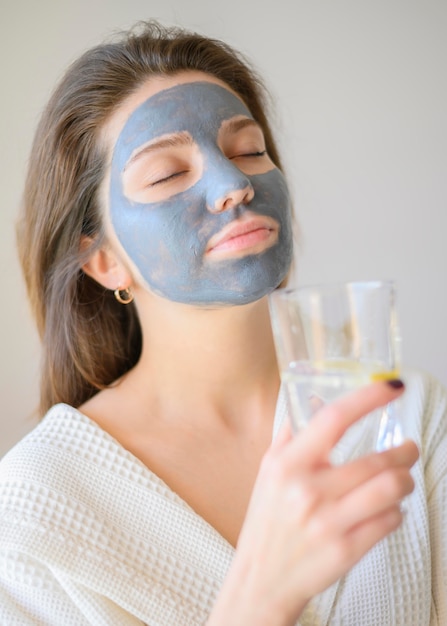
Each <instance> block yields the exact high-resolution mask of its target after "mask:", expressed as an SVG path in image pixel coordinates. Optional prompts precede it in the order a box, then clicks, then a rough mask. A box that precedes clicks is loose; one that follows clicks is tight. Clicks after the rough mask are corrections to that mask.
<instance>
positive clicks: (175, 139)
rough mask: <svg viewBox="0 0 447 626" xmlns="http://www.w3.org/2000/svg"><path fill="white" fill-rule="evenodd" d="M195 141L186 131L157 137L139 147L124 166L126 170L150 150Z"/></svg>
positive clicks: (189, 143) (188, 143) (187, 144)
mask: <svg viewBox="0 0 447 626" xmlns="http://www.w3.org/2000/svg"><path fill="white" fill-rule="evenodd" d="M193 143H194V142H193V139H192V137H191V135H190V134H189V133H186V132H182V133H177V134H175V135H168V136H165V137H160V139H155V140H154V141H151V142H150V143H148V144H146V145H145V146H143V147H142V148H137V150H136V151H135V152H134V153H133V154H132V155H131V157H130V158H129V160H128V161H127V163H126V165H125V166H124V171H126V170H127V168H128V167H130V166H131V165H133V164H134V163H135V161H138V159H140V158H141V157H143V156H144V155H146V154H148V153H150V152H155V151H156V150H163V149H164V148H172V147H174V148H175V147H177V146H191V145H192V144H193Z"/></svg>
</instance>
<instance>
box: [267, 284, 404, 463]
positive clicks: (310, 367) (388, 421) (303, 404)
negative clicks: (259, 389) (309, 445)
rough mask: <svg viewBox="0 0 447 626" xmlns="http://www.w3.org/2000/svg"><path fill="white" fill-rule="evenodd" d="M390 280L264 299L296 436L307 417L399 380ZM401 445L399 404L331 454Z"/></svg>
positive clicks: (338, 456) (283, 292)
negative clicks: (377, 383) (380, 384)
mask: <svg viewBox="0 0 447 626" xmlns="http://www.w3.org/2000/svg"><path fill="white" fill-rule="evenodd" d="M395 300H396V289H395V285H394V283H393V282H392V281H371V282H351V283H339V284H327V285H316V286H307V287H298V288H294V289H289V288H286V289H277V290H276V291H275V292H274V293H272V294H271V296H270V297H269V305H270V316H271V321H272V328H273V335H274V340H275V346H276V352H277V356H278V362H279V367H280V371H281V379H282V383H283V385H284V387H285V392H286V396H287V402H288V407H289V415H290V417H291V420H292V426H293V429H294V430H295V431H297V430H298V429H300V428H302V427H304V426H305V425H306V424H307V423H308V421H309V420H310V419H311V417H312V415H313V413H314V412H315V411H316V410H318V409H319V408H320V407H322V406H323V405H325V404H327V403H330V402H332V401H333V400H335V399H336V398H338V397H340V396H341V395H343V394H346V393H348V392H349V391H352V390H354V389H357V388H358V387H361V386H363V385H366V384H368V383H370V382H372V381H378V380H386V379H392V378H396V377H398V376H399V370H400V335H399V330H398V324H397V316H396V306H395ZM402 440H403V434H402V425H401V420H400V415H399V405H398V401H396V402H393V403H392V404H389V405H388V406H387V407H385V408H384V409H381V410H380V411H375V412H374V413H371V414H370V415H368V416H366V417H364V418H363V419H362V420H360V421H359V422H358V423H357V424H356V425H354V426H353V427H351V428H350V429H349V431H348V432H347V433H346V435H345V436H344V437H343V438H342V439H341V441H340V442H339V444H338V445H337V447H336V448H335V449H334V454H333V461H334V462H344V461H346V460H348V459H352V458H355V457H357V456H360V455H362V454H366V453H368V452H371V451H373V450H383V449H386V448H390V447H392V446H395V445H398V444H399V443H401V441H402Z"/></svg>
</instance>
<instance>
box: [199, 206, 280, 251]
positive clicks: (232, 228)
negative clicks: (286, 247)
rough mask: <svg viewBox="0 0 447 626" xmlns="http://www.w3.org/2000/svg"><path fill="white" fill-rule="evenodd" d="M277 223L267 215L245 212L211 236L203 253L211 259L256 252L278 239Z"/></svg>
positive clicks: (268, 246)
mask: <svg viewBox="0 0 447 626" xmlns="http://www.w3.org/2000/svg"><path fill="white" fill-rule="evenodd" d="M278 232H279V225H278V222H277V221H276V220H274V219H273V218H271V217H268V216H267V215H253V214H251V215H250V214H246V215H245V216H244V217H243V218H240V219H237V220H234V221H233V222H231V223H230V224H228V225H227V226H225V228H223V229H222V230H220V231H219V232H218V233H217V234H216V235H214V236H213V237H211V239H210V240H209V242H208V245H207V247H206V251H205V255H206V256H207V257H208V258H210V259H211V258H212V259H216V260H217V259H224V258H230V257H231V258H237V257H243V256H246V255H248V254H258V253H260V252H263V251H264V250H266V249H267V248H270V246H272V245H274V244H275V243H276V242H277V240H278Z"/></svg>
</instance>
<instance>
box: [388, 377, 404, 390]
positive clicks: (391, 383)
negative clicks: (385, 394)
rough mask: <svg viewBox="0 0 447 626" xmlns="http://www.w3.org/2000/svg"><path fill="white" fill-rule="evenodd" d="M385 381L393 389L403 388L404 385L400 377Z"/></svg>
mask: <svg viewBox="0 0 447 626" xmlns="http://www.w3.org/2000/svg"><path fill="white" fill-rule="evenodd" d="M386 383H387V385H389V386H390V387H392V388H393V389H403V388H404V387H405V385H404V383H403V382H402V381H401V380H400V378H393V379H391V380H387V381H386Z"/></svg>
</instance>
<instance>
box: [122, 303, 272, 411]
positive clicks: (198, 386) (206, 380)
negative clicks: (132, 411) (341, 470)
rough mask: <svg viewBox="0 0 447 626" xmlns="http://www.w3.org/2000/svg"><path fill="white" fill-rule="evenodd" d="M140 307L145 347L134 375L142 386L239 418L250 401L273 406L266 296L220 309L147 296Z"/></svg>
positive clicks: (171, 398)
mask: <svg viewBox="0 0 447 626" xmlns="http://www.w3.org/2000/svg"><path fill="white" fill-rule="evenodd" d="M138 307H139V314H140V320H141V324H142V330H143V351H142V355H141V359H140V361H139V363H138V365H137V366H136V368H135V370H134V372H133V378H134V381H136V383H137V384H138V388H139V390H140V391H139V393H143V394H144V393H148V394H153V393H154V390H156V393H157V395H158V399H159V401H160V402H161V403H163V404H165V403H166V402H167V403H168V404H169V406H171V407H173V405H175V404H176V403H179V406H183V407H185V406H186V405H188V403H189V406H190V407H193V406H194V407H198V409H200V408H205V407H207V411H208V412H210V411H211V412H213V413H215V414H216V415H219V416H220V418H221V419H223V420H225V421H231V420H236V421H237V420H238V419H239V420H240V414H241V411H243V410H244V407H246V408H247V410H250V413H252V412H253V411H252V410H251V409H254V408H255V407H256V406H259V407H261V406H266V407H268V410H269V411H271V408H272V403H273V400H274V401H276V395H277V392H278V388H279V375H278V369H277V363H276V356H275V350H274V345H273V338H272V332H271V326H270V318H269V312H268V303H267V298H263V299H262V300H260V301H258V302H255V303H252V304H250V305H244V306H240V307H228V308H220V309H214V310H209V309H198V308H194V307H190V306H185V305H181V304H176V303H166V302H165V301H160V300H158V299H156V300H155V301H154V299H152V298H151V301H150V302H147V303H146V302H144V298H143V299H142V300H140V302H139V303H138ZM161 328H163V333H160V329H161ZM148 383H149V384H148ZM198 412H199V413H200V410H199V411H198ZM236 413H237V415H236ZM256 413H258V411H256Z"/></svg>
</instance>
